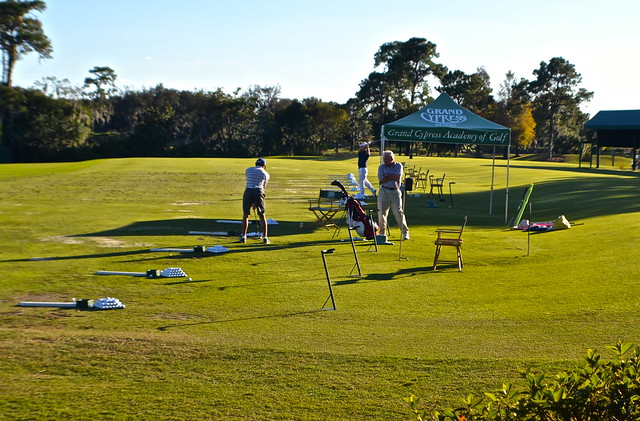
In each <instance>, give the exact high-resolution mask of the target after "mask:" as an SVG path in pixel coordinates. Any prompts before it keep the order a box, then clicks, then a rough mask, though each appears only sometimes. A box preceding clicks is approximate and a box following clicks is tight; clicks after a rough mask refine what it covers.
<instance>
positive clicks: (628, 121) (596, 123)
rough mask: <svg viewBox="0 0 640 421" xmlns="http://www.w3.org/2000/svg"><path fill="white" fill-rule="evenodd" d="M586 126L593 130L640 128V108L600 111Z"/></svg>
mask: <svg viewBox="0 0 640 421" xmlns="http://www.w3.org/2000/svg"><path fill="white" fill-rule="evenodd" d="M584 127H585V128H586V129H593V130H640V110H618V111H599V112H598V113H597V114H596V115H595V116H593V118H592V119H591V120H589V121H587V123H586V124H585V125H584Z"/></svg>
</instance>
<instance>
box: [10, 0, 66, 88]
mask: <svg viewBox="0 0 640 421" xmlns="http://www.w3.org/2000/svg"><path fill="white" fill-rule="evenodd" d="M46 8H47V6H46V4H45V2H44V1H42V0H30V1H17V0H6V1H3V2H0V49H1V50H2V82H1V84H2V85H4V86H11V76H12V74H13V66H14V65H15V63H16V61H18V60H20V58H21V57H22V56H23V55H25V54H27V53H29V52H31V51H35V52H37V53H38V54H39V55H40V58H51V53H52V52H53V48H52V47H51V41H50V40H49V38H47V36H46V35H45V34H44V32H43V30H42V23H41V22H40V21H39V20H38V19H36V18H35V17H33V16H32V15H31V13H32V12H33V11H40V12H42V11H44V10H45V9H46Z"/></svg>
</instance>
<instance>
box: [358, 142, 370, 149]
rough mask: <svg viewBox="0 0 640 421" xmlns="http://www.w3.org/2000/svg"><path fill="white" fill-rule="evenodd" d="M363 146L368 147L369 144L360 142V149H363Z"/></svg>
mask: <svg viewBox="0 0 640 421" xmlns="http://www.w3.org/2000/svg"><path fill="white" fill-rule="evenodd" d="M364 146H369V143H368V142H362V143H361V144H360V147H361V148H362V147H364Z"/></svg>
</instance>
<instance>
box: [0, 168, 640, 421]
mask: <svg viewBox="0 0 640 421" xmlns="http://www.w3.org/2000/svg"><path fill="white" fill-rule="evenodd" d="M399 160H400V161H406V162H407V164H408V165H411V166H413V165H415V166H417V167H422V168H423V169H427V168H428V169H430V170H431V173H432V174H436V175H441V174H443V173H446V183H445V184H447V188H445V193H446V200H445V201H444V202H440V201H438V200H437V199H436V200H435V203H436V205H437V207H435V208H433V207H428V206H427V202H428V201H429V200H433V199H432V198H431V199H430V198H427V195H426V193H425V192H423V191H421V190H418V191H415V192H414V193H415V194H414V195H412V196H411V197H408V199H407V204H406V213H407V219H408V223H409V226H410V229H411V240H409V241H406V242H404V243H403V247H402V257H407V258H408V260H405V259H400V257H401V256H400V253H399V242H398V239H399V230H398V229H397V227H396V226H395V224H394V225H392V227H391V236H390V237H391V238H390V239H391V241H394V242H395V243H396V245H395V246H380V247H379V250H378V252H374V251H373V247H371V244H370V243H368V242H356V249H357V253H358V259H359V263H360V267H361V271H362V276H361V277H353V276H350V274H351V273H354V272H357V268H354V264H355V260H354V255H353V252H352V249H351V245H350V243H349V242H348V241H345V240H348V233H347V232H346V231H345V230H344V229H343V230H342V231H341V232H340V234H339V235H338V236H337V237H336V238H333V237H332V232H329V231H326V230H324V229H318V230H310V229H309V228H308V225H309V224H310V223H311V222H313V220H314V219H315V217H314V216H313V215H312V214H311V212H309V211H308V210H307V207H308V199H310V198H314V197H317V195H318V191H319V189H320V188H326V187H328V185H329V182H330V181H331V180H332V179H333V178H345V177H346V174H347V173H350V172H355V170H356V159H355V158H323V159H317V158H270V159H268V168H267V170H268V171H269V172H270V173H271V175H272V179H271V182H270V184H269V186H268V190H267V206H268V212H267V216H268V217H269V218H273V219H275V220H276V221H278V223H279V224H278V225H272V226H270V229H271V232H270V237H271V239H272V244H271V245H268V246H265V245H263V244H261V243H260V242H259V241H258V240H253V239H250V240H249V241H248V243H247V244H240V243H239V242H238V241H237V237H235V236H234V237H220V236H216V237H212V236H206V235H191V234H189V231H228V230H236V231H237V230H238V229H239V225H237V224H229V223H219V222H216V221H218V220H239V218H240V216H241V195H242V191H243V188H244V175H243V174H244V169H245V168H246V167H248V166H251V165H252V164H253V159H156V158H153V159H152V158H147V159H144V158H141V159H115V160H96V161H87V162H79V163H55V164H4V165H2V166H0V229H1V234H2V235H1V236H0V273H1V275H0V318H1V319H0V320H2V323H1V324H0V354H1V355H2V356H3V357H2V358H1V359H0V413H1V414H3V415H2V416H3V417H5V418H6V419H60V418H77V419H89V418H104V419H175V420H181V419H194V420H195V419H269V420H345V419H353V420H359V419H381V420H383V419H384V420H386V419H388V420H392V419H393V420H396V419H410V413H409V408H408V406H407V405H406V404H405V402H404V401H403V397H405V396H408V395H410V394H415V395H418V396H420V398H421V401H422V403H423V404H424V406H425V407H432V406H434V405H437V406H439V407H440V406H443V405H455V404H457V403H458V402H459V400H460V399H461V398H463V397H465V396H466V395H467V394H469V393H475V394H480V393H482V392H483V391H488V390H492V389H494V388H497V387H500V386H501V384H502V383H503V382H518V381H519V377H518V369H519V368H527V367H530V368H535V369H546V370H551V371H553V370H556V369H559V368H567V367H572V366H573V365H574V364H575V362H576V361H578V360H579V359H581V358H582V356H583V355H584V353H585V350H586V349H587V348H595V349H598V350H600V351H602V352H603V353H605V354H606V352H605V351H604V347H605V345H609V344H612V343H615V342H617V341H619V340H621V341H627V342H635V343H638V342H640V341H639V338H640V323H638V322H639V320H640V317H639V311H640V304H639V303H638V300H637V291H638V287H639V284H640V280H639V279H638V275H639V273H640V270H639V269H638V263H637V262H638V251H637V249H638V244H639V242H638V240H639V238H640V190H639V187H640V182H639V181H640V180H639V178H638V174H636V173H632V172H630V171H619V170H605V169H602V170H596V169H588V168H582V169H580V168H578V167H577V165H575V164H570V163H564V164H562V163H541V162H534V161H526V160H522V161H518V160H512V161H511V169H510V171H509V180H510V181H509V183H510V189H509V207H508V212H507V220H509V219H510V218H512V217H513V215H514V213H515V210H516V208H517V206H518V204H519V202H520V199H521V197H522V194H523V193H524V191H525V189H526V187H527V186H528V185H529V184H530V183H534V184H535V187H534V191H533V195H532V198H531V203H532V206H531V207H530V208H527V212H526V213H525V217H526V218H528V217H529V212H530V211H531V214H532V219H533V220H534V221H548V220H553V219H555V218H556V217H557V216H559V215H565V216H566V217H567V218H568V219H569V220H570V221H571V222H572V223H573V224H574V227H573V228H571V229H570V230H566V231H557V232H548V233H538V234H532V235H530V236H528V235H527V234H526V233H524V232H520V231H515V230H510V229H508V227H507V224H506V223H505V196H506V195H505V181H506V176H507V171H506V162H505V161H502V160H498V161H497V162H496V165H497V166H496V171H495V186H494V191H493V199H492V205H491V207H492V215H489V207H490V187H491V172H492V169H491V160H483V159H468V158H434V157H416V158H414V159H412V160H408V159H406V157H402V156H401V157H399ZM375 162H376V158H372V164H374V165H373V168H372V169H371V173H372V174H371V178H372V179H375ZM448 182H455V184H453V185H452V186H451V187H452V192H453V201H454V206H453V208H450V207H449V205H450V197H449V191H448ZM465 215H467V216H468V217H469V224H468V228H467V230H466V232H465V234H464V238H465V245H464V250H463V251H464V257H465V264H466V266H465V268H464V271H463V272H458V270H457V268H456V267H455V266H454V265H446V264H445V265H443V266H442V269H439V270H438V271H432V270H431V265H432V261H433V252H434V245H433V239H434V230H435V229H436V228H438V227H454V226H458V225H459V224H460V223H461V222H462V219H463V217H464V216H465ZM390 218H391V220H392V221H393V217H390ZM301 222H302V223H304V225H305V227H303V228H301V227H300V223H301ZM252 229H253V228H252ZM196 245H207V246H214V245H222V246H225V247H227V248H228V249H229V252H228V253H225V254H207V255H197V254H193V253H176V252H172V253H171V252H151V251H149V249H151V248H158V247H170V248H191V247H193V246H196ZM328 248H335V250H336V252H335V253H334V254H330V255H327V264H328V267H329V272H330V275H331V280H332V284H333V291H334V294H335V299H336V305H337V308H338V310H337V311H330V310H322V309H321V307H322V306H323V304H324V303H325V300H326V299H327V298H328V294H329V291H328V286H327V280H326V277H325V273H324V268H323V265H322V259H321V251H322V250H325V249H328ZM443 253H447V256H451V257H453V252H452V251H451V250H444V252H443ZM167 267H180V268H182V269H183V270H184V271H185V272H186V273H187V274H188V275H189V276H190V277H192V278H193V280H192V281H188V280H186V278H160V279H147V278H140V277H131V276H119V275H118V276H100V275H96V274H95V272H96V271H104V270H106V271H124V272H145V271H146V270H148V269H165V268H167ZM103 297H116V298H118V299H120V300H121V301H122V302H123V303H124V304H125V305H126V308H125V309H122V310H112V311H78V310H75V309H58V308H29V307H19V306H18V303H19V302H21V301H70V300H71V299H72V298H78V299H80V298H91V299H97V298H103Z"/></svg>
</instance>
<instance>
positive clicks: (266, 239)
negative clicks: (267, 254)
mask: <svg viewBox="0 0 640 421" xmlns="http://www.w3.org/2000/svg"><path fill="white" fill-rule="evenodd" d="M262 242H263V243H264V244H271V240H269V238H268V237H262Z"/></svg>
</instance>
